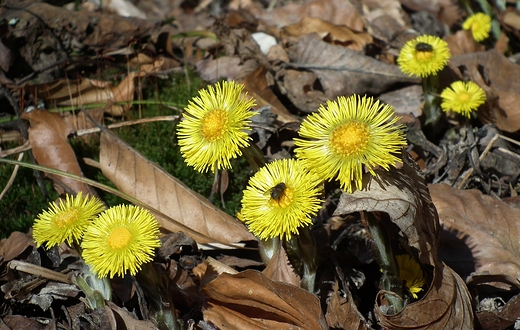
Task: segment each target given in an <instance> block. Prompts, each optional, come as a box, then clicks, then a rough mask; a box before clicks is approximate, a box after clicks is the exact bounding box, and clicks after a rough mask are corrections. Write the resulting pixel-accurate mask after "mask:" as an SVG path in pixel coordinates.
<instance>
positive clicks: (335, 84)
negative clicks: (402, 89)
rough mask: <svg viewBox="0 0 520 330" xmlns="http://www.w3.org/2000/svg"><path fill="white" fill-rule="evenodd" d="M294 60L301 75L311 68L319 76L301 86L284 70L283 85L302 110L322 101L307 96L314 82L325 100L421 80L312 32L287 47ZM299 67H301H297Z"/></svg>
mask: <svg viewBox="0 0 520 330" xmlns="http://www.w3.org/2000/svg"><path fill="white" fill-rule="evenodd" d="M288 54H289V57H290V58H291V63H290V64H288V65H287V67H289V68H290V67H294V71H297V72H298V73H299V74H301V72H302V71H303V72H304V71H310V72H312V73H313V74H314V75H315V76H316V80H317V81H316V82H314V83H313V84H310V85H309V87H305V86H301V82H300V81H299V80H298V79H294V77H292V78H293V79H285V78H284V77H283V75H284V73H283V72H281V73H280V75H279V76H280V77H279V78H278V82H279V84H281V85H282V86H281V88H282V89H283V90H287V91H293V92H292V93H288V94H287V96H288V97H289V99H290V100H291V102H293V103H294V104H295V105H296V106H297V107H298V108H299V109H300V110H302V111H305V112H314V111H316V110H317V109H318V107H319V105H320V104H321V103H322V100H321V99H319V98H317V97H316V96H313V98H314V99H312V98H310V97H309V96H308V95H307V92H308V90H309V89H311V88H312V87H313V86H315V85H319V86H321V88H322V89H321V90H318V91H319V92H320V94H322V95H323V98H324V99H329V100H333V99H335V98H336V97H337V96H339V95H352V94H360V95H364V94H381V93H383V92H385V91H386V90H388V89H390V88H391V87H392V86H395V85H397V84H402V83H414V82H417V83H418V82H419V80H418V78H413V77H408V76H407V75H404V74H403V73H402V72H401V70H400V69H399V68H398V67H397V66H396V65H390V64H386V63H383V62H380V61H378V60H376V59H374V58H372V57H369V56H366V55H363V54H360V53H358V52H356V51H353V50H351V49H348V48H345V47H341V46H335V45H331V44H328V43H326V42H324V41H322V40H320V39H318V38H316V37H315V36H313V35H306V36H304V37H302V38H301V39H300V40H299V41H298V42H297V43H296V44H294V45H292V46H291V47H290V48H289V50H288ZM297 69H299V70H297ZM282 80H283V81H282ZM290 84H296V85H297V86H301V87H300V89H299V90H298V89H295V88H291V87H287V86H288V85H290Z"/></svg>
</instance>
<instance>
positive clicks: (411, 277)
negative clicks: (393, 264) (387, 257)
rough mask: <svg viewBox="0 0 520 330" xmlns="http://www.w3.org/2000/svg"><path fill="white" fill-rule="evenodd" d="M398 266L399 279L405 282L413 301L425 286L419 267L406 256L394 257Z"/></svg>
mask: <svg viewBox="0 0 520 330" xmlns="http://www.w3.org/2000/svg"><path fill="white" fill-rule="evenodd" d="M395 258H396V260H397V265H398V266H399V278H400V279H401V281H404V282H405V285H406V287H407V288H408V291H409V292H410V294H411V295H412V297H413V298H414V299H417V294H418V293H419V292H421V291H422V290H423V286H424V285H425V284H426V280H425V279H424V274H423V271H422V269H421V266H420V265H419V264H418V263H417V262H416V261H415V260H413V258H412V257H411V256H409V255H407V254H404V255H398V256H396V257H395Z"/></svg>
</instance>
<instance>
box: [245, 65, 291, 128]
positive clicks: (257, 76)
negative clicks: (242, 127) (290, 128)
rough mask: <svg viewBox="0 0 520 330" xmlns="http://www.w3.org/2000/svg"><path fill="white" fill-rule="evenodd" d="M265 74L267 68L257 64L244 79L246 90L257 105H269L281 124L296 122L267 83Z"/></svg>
mask: <svg viewBox="0 0 520 330" xmlns="http://www.w3.org/2000/svg"><path fill="white" fill-rule="evenodd" d="M266 74H267V69H266V68H265V67H264V66H263V65H259V66H258V67H257V68H256V69H255V70H254V71H253V72H251V73H250V74H249V75H247V77H246V78H245V79H244V85H245V89H246V91H248V92H249V94H250V96H251V97H253V98H254V99H255V100H256V104H257V106H258V107H262V106H265V105H270V106H271V111H272V112H273V113H274V114H276V115H277V117H276V119H277V120H278V121H280V122H282V123H283V124H286V123H291V122H298V119H297V118H296V117H295V116H294V115H292V114H291V113H290V112H289V110H287V108H285V106H284V105H283V103H282V102H281V101H280V100H279V99H278V97H277V96H276V94H274V92H273V91H272V90H271V88H270V87H269V85H268V83H267V78H266Z"/></svg>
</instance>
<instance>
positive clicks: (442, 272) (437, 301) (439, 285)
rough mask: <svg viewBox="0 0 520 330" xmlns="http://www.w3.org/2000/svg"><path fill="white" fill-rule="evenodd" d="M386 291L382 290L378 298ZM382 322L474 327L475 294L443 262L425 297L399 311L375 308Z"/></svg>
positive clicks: (441, 328) (455, 329)
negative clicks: (473, 301)
mask: <svg viewBox="0 0 520 330" xmlns="http://www.w3.org/2000/svg"><path fill="white" fill-rule="evenodd" d="M383 294H384V293H383V292H382V291H380V292H379V293H378V300H379V298H381V296H382V295H383ZM375 313H376V315H377V317H378V319H379V324H380V325H381V326H383V327H386V328H388V329H403V330H404V329H428V330H437V329H438V330H445V329H450V330H466V329H474V326H473V322H474V320H473V310H472V307H471V296H470V294H469V291H468V289H467V288H466V284H465V283H464V281H463V280H462V279H461V278H460V276H459V275H457V273H455V271H453V269H451V268H450V267H448V266H446V265H444V264H442V263H439V264H437V266H436V267H435V270H434V275H433V280H432V285H431V286H430V289H429V290H428V292H426V294H425V295H424V297H423V298H422V299H421V300H419V301H416V302H414V303H412V304H409V305H407V306H406V307H405V308H404V309H403V310H402V311H401V312H399V313H397V314H395V315H385V314H383V313H382V312H381V310H380V309H379V308H377V306H376V308H375Z"/></svg>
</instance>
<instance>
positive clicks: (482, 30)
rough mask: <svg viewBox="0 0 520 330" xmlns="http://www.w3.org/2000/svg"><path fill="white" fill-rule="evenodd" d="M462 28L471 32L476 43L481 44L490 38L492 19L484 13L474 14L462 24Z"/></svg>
mask: <svg viewBox="0 0 520 330" xmlns="http://www.w3.org/2000/svg"><path fill="white" fill-rule="evenodd" d="M462 28H463V29H464V30H469V31H471V35H472V36H473V39H475V41H476V42H481V41H483V40H485V39H487V37H489V31H491V17H489V16H488V15H486V14H484V13H476V14H473V15H471V16H470V17H468V18H466V20H465V21H464V23H462Z"/></svg>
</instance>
